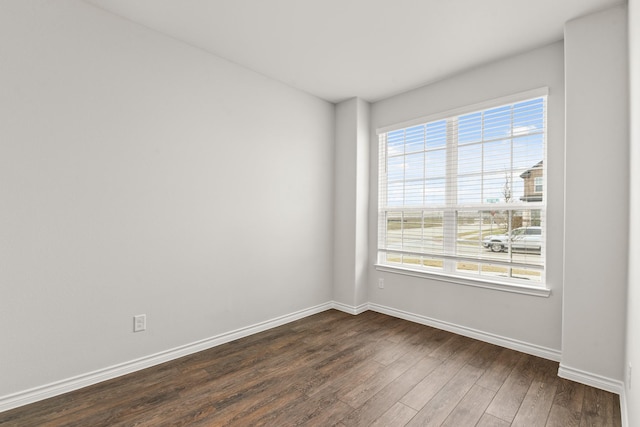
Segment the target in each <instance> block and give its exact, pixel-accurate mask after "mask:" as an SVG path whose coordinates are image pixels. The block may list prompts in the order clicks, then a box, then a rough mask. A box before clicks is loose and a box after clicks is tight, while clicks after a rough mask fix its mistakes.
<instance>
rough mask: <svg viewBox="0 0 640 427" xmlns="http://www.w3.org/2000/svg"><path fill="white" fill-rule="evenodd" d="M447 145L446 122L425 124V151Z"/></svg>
mask: <svg viewBox="0 0 640 427" xmlns="http://www.w3.org/2000/svg"><path fill="white" fill-rule="evenodd" d="M446 145H447V121H446V120H440V121H437V122H432V123H427V149H429V148H438V147H444V146H446Z"/></svg>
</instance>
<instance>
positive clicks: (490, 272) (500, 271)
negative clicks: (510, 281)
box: [480, 264, 510, 277]
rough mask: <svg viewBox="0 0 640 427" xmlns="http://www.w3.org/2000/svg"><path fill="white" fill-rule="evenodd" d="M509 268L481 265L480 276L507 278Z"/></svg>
mask: <svg viewBox="0 0 640 427" xmlns="http://www.w3.org/2000/svg"><path fill="white" fill-rule="evenodd" d="M509 270H510V269H509V267H505V266H502V265H491V264H483V265H482V267H481V268H480V275H482V276H493V277H509Z"/></svg>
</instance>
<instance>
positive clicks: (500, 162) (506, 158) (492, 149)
mask: <svg viewBox="0 0 640 427" xmlns="http://www.w3.org/2000/svg"><path fill="white" fill-rule="evenodd" d="M510 169H511V140H510V139H503V140H500V141H493V142H485V143H484V153H483V170H484V172H485V173H486V172H493V171H504V170H510Z"/></svg>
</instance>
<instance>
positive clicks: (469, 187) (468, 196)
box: [458, 175, 482, 204]
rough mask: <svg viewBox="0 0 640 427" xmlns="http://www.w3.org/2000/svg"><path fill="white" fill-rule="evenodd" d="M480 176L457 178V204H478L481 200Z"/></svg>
mask: <svg viewBox="0 0 640 427" xmlns="http://www.w3.org/2000/svg"><path fill="white" fill-rule="evenodd" d="M481 186H482V176H480V175H472V176H460V177H458V203H460V204H471V203H480V201H481V198H482V188H481Z"/></svg>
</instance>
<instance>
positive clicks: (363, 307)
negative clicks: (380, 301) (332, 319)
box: [331, 301, 369, 315]
mask: <svg viewBox="0 0 640 427" xmlns="http://www.w3.org/2000/svg"><path fill="white" fill-rule="evenodd" d="M331 308H335V309H336V310H340V311H343V312H345V313H348V314H353V315H357V314H360V313H364V312H365V311H367V310H369V303H364V304H360V305H359V306H357V307H356V306H352V305H348V304H343V303H341V302H338V301H333V302H332V303H331Z"/></svg>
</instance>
